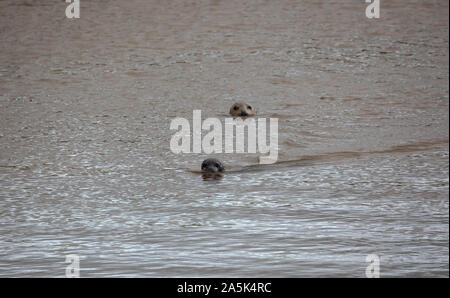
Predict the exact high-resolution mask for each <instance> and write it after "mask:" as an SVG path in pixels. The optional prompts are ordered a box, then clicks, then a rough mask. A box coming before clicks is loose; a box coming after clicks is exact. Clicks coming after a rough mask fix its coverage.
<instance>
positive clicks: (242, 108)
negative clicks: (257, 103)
mask: <svg viewBox="0 0 450 298" xmlns="http://www.w3.org/2000/svg"><path fill="white" fill-rule="evenodd" d="M230 115H231V116H233V117H248V116H255V115H256V110H255V109H254V108H253V107H252V106H251V105H249V104H248V103H245V102H237V103H235V104H233V105H232V106H231V108H230Z"/></svg>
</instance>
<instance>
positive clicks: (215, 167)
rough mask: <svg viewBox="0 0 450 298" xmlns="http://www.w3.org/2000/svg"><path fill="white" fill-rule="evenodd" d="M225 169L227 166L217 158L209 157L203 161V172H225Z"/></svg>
mask: <svg viewBox="0 0 450 298" xmlns="http://www.w3.org/2000/svg"><path fill="white" fill-rule="evenodd" d="M224 171H225V167H224V166H223V164H222V162H221V161H220V160H218V159H217V158H208V159H205V160H204V161H203V162H202V172H203V173H223V172H224Z"/></svg>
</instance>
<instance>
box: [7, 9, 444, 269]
mask: <svg viewBox="0 0 450 298" xmlns="http://www.w3.org/2000/svg"><path fill="white" fill-rule="evenodd" d="M366 5H367V4H366V3H365V2H364V1H362V0H361V1H359V0H339V1H337V0H336V1H329V0H327V1H325V0H323V1H319V0H314V1H312V0H311V1H293V0H280V1H259V0H258V1H241V0H240V1H237V0H236V1H234V0H230V1H220V0H215V1H181V0H176V1H144V0H132V1H100V0H98V1H86V0H81V18H80V19H72V20H69V19H67V18H66V17H65V9H66V6H67V4H66V3H65V2H63V1H50V0H42V1H30V0H24V1H20V0H17V1H13V0H0V276H1V277H29V276H32V277H64V276H65V269H66V266H67V264H66V263H65V259H66V255H69V254H76V255H78V256H79V257H80V267H81V276H82V277H107V276H108V277H110V276H114V277H182V276H183V277H214V276H227V277H365V272H366V266H367V265H368V263H366V256H367V255H369V254H377V255H378V256H379V257H380V275H381V276H382V277H388V276H395V277H408V276H414V277H418V276H423V277H448V276H449V264H448V254H449V249H448V248H449V204H448V201H449V166H448V162H449V156H448V142H449V141H448V140H449V129H448V128H449V123H448V121H449V118H448V112H449V109H448V104H449V97H448V94H449V92H448V91H449V90H448V83H449V67H448V66H449V55H448V50H449V47H448V45H449V43H448V22H449V18H448V11H449V7H448V5H449V3H448V1H447V0H434V1H431V0H430V1H414V0H408V1H381V18H379V19H368V18H366V16H365V9H366ZM235 101H246V102H249V103H251V104H252V105H254V106H255V107H256V108H257V110H258V111H259V117H267V118H268V117H273V118H278V119H279V150H280V151H279V163H277V164H274V165H270V166H255V165H256V164H257V162H258V156H257V155H256V154H218V155H215V157H218V158H220V159H221V160H223V161H224V163H225V164H226V167H227V168H228V169H236V168H240V167H243V170H239V171H232V172H230V173H228V174H225V175H224V176H223V178H222V179H220V180H203V179H202V176H201V175H199V174H198V173H195V172H196V171H198V170H199V169H200V164H201V162H202V160H203V159H205V158H206V157H211V155H206V154H178V155H176V154H173V153H172V152H171V151H170V148H169V142H170V138H171V136H172V135H173V134H174V133H175V132H174V131H171V130H170V129H169V125H170V121H171V120H172V119H174V118H175V117H185V118H187V119H192V111H193V110H194V109H200V110H202V116H203V117H204V118H206V117H218V118H221V119H222V118H225V117H227V113H228V110H229V108H230V106H231V104H232V103H233V102H235Z"/></svg>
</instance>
